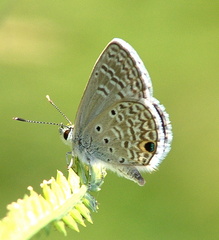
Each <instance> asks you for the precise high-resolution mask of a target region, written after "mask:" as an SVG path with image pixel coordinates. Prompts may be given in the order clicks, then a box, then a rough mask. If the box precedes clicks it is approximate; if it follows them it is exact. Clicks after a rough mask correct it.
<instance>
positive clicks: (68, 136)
mask: <svg viewBox="0 0 219 240" xmlns="http://www.w3.org/2000/svg"><path fill="white" fill-rule="evenodd" d="M73 130H74V125H67V126H65V125H61V126H60V128H59V134H60V137H61V139H62V141H63V142H64V143H65V144H67V145H69V146H71V145H72V138H73Z"/></svg>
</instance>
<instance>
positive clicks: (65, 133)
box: [63, 130, 70, 140]
mask: <svg viewBox="0 0 219 240" xmlns="http://www.w3.org/2000/svg"><path fill="white" fill-rule="evenodd" d="M69 133H70V130H66V131H65V132H64V133H63V138H64V139H65V140H67V139H68V135H69Z"/></svg>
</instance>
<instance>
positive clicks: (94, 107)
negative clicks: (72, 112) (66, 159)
mask: <svg viewBox="0 0 219 240" xmlns="http://www.w3.org/2000/svg"><path fill="white" fill-rule="evenodd" d="M60 134H61V136H62V138H63V140H64V141H65V142H66V143H67V144H69V145H70V146H71V148H72V155H73V156H74V157H75V156H77V157H78V158H79V159H80V161H82V162H83V163H85V164H88V165H91V166H100V167H103V168H106V169H109V170H112V171H114V172H116V173H117V174H118V175H119V176H122V177H125V178H127V179H129V180H132V181H134V182H136V183H137V184H139V185H140V186H143V185H144V184H145V180H144V178H143V177H142V175H141V173H140V172H143V171H148V172H151V171H153V170H155V169H157V167H158V165H159V164H160V163H161V162H162V160H163V159H164V158H165V157H166V155H167V154H168V152H169V151H170V146H171V141H172V127H171V123H170V120H169V115H168V114H167V113H166V111H165V108H164V106H163V105H161V104H160V103H159V101H158V100H157V99H156V98H154V97H153V89H152V82H151V79H150V77H149V74H148V72H147V70H146V68H145V66H144V64H143V62H142V60H141V59H140V57H139V56H138V54H137V53H136V51H135V50H134V49H133V48H132V47H131V46H130V45H129V44H128V43H127V42H125V41H124V40H122V39H119V38H114V39H113V40H112V41H111V42H109V44H108V45H107V46H106V48H105V49H104V50H103V52H102V53H101V55H100V56H99V58H98V60H97V62H96V64H95V66H94V68H93V71H92V73H91V76H90V79H89V81H88V84H87V86H86V89H85V91H84V94H83V97H82V99H81V102H80V105H79V108H78V111H77V115H76V119H75V124H74V125H70V126H61V127H60Z"/></svg>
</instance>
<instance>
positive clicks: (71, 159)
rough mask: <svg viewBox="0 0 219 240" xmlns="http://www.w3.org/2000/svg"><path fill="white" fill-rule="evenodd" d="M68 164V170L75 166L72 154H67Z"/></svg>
mask: <svg viewBox="0 0 219 240" xmlns="http://www.w3.org/2000/svg"><path fill="white" fill-rule="evenodd" d="M66 163H67V169H70V168H71V167H72V166H73V164H74V156H73V154H72V152H67V153H66Z"/></svg>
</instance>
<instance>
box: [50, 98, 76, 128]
mask: <svg viewBox="0 0 219 240" xmlns="http://www.w3.org/2000/svg"><path fill="white" fill-rule="evenodd" d="M46 98H47V100H48V101H49V102H50V103H51V104H52V106H53V107H54V108H55V109H56V110H57V111H58V112H59V113H60V114H61V115H62V116H63V117H64V118H65V119H66V120H67V121H68V123H69V124H70V125H72V122H71V121H70V120H69V119H68V117H67V116H66V115H65V114H64V113H63V112H62V111H61V110H60V109H59V108H58V106H57V105H56V104H55V103H54V102H53V101H52V100H51V99H50V97H49V95H46Z"/></svg>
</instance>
